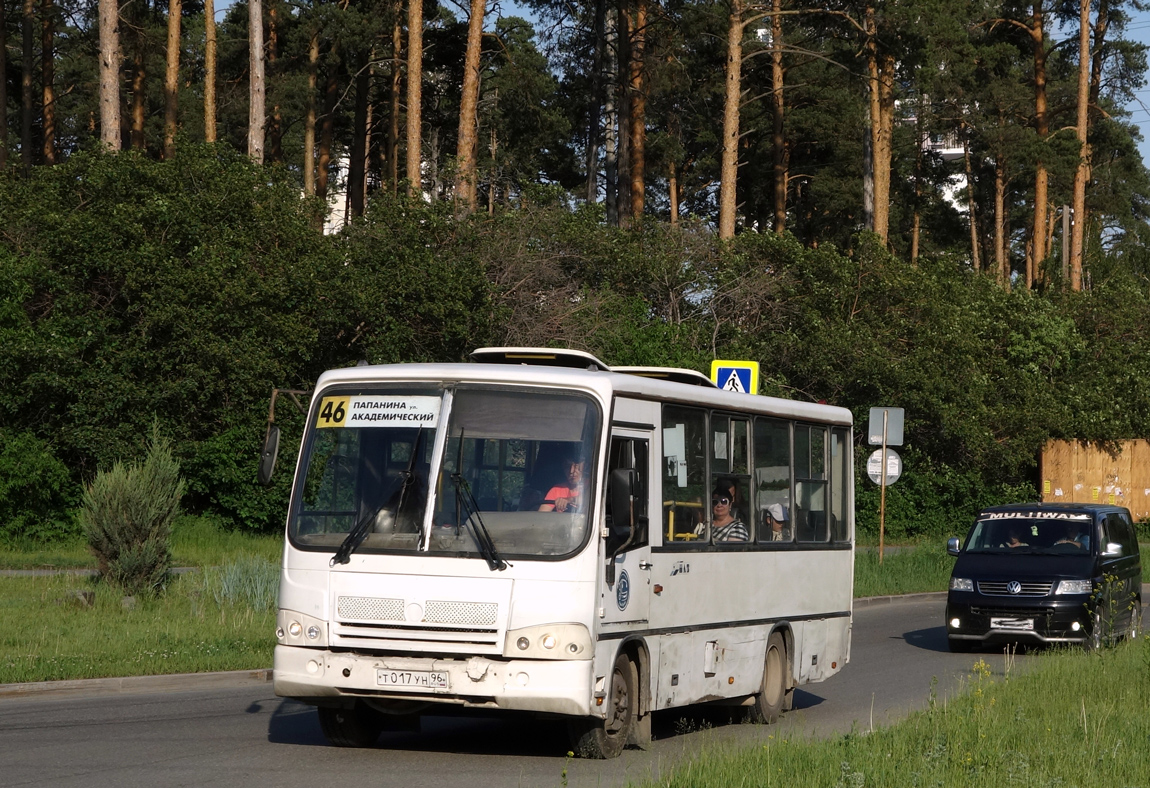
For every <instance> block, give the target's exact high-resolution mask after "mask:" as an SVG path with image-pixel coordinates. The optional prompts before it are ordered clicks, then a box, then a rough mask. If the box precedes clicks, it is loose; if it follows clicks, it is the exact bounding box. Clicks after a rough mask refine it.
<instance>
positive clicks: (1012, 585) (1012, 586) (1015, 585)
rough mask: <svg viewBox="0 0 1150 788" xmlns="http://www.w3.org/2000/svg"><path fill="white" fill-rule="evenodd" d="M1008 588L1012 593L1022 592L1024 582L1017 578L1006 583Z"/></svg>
mask: <svg viewBox="0 0 1150 788" xmlns="http://www.w3.org/2000/svg"><path fill="white" fill-rule="evenodd" d="M1006 590H1007V591H1009V592H1010V593H1012V594H1021V593H1022V583H1020V582H1018V581H1017V580H1011V581H1010V582H1009V583H1007V584H1006Z"/></svg>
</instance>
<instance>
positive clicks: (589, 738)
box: [568, 654, 639, 759]
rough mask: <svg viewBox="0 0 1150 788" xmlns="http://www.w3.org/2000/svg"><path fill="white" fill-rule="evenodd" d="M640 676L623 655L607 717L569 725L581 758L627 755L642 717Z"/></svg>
mask: <svg viewBox="0 0 1150 788" xmlns="http://www.w3.org/2000/svg"><path fill="white" fill-rule="evenodd" d="M637 674H638V670H637V669H636V668H635V663H634V662H632V661H631V659H630V657H628V656H627V655H626V654H620V655H619V656H618V657H616V658H615V668H614V670H612V671H611V688H610V692H609V693H608V695H607V703H608V704H609V705H608V708H607V717H606V718H605V719H599V718H598V717H583V718H580V719H577V720H573V721H572V722H571V723H570V724H569V726H568V730H569V732H570V734H571V745H572V749H573V750H574V752H575V754H576V755H578V756H579V757H580V758H597V759H608V758H618V757H619V754H620V753H622V752H623V747H625V746H626V744H627V739H629V738H630V736H631V730H632V729H633V728H634V727H635V718H636V716H637V715H638V702H639V693H638V691H637V688H638V686H639V677H638V675H637Z"/></svg>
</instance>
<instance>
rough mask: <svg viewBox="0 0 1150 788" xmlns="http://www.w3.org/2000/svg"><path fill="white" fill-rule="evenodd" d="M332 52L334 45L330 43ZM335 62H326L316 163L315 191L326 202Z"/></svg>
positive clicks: (335, 87) (336, 87)
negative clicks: (321, 120) (326, 68)
mask: <svg viewBox="0 0 1150 788" xmlns="http://www.w3.org/2000/svg"><path fill="white" fill-rule="evenodd" d="M332 50H333V54H334V50H335V45H334V44H332ZM336 69H337V63H336V61H335V58H334V57H333V58H332V62H331V63H330V64H328V71H327V82H326V83H325V85H324V91H323V94H324V95H323V123H322V124H321V129H320V134H319V161H318V163H317V168H316V169H317V172H316V183H315V193H316V196H317V197H319V198H320V199H321V200H323V201H324V204H325V205H326V204H327V181H328V174H329V173H328V168H329V167H330V166H331V143H332V137H333V136H334V135H335V103H336V101H338V100H339V83H338V82H337V81H336Z"/></svg>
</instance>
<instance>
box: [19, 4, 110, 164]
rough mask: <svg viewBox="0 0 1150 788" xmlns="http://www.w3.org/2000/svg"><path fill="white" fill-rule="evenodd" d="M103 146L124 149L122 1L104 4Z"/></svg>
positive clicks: (102, 47)
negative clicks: (121, 140)
mask: <svg viewBox="0 0 1150 788" xmlns="http://www.w3.org/2000/svg"><path fill="white" fill-rule="evenodd" d="M0 2H2V0H0ZM100 143H101V144H102V145H103V146H104V147H105V148H107V149H108V150H119V149H120V145H121V142H120V8H119V3H118V0H100Z"/></svg>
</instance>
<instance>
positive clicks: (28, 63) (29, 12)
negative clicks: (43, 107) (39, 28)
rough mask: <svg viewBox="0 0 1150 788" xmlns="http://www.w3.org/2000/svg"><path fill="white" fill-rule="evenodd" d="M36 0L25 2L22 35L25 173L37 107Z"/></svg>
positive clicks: (22, 156) (22, 160) (28, 167)
mask: <svg viewBox="0 0 1150 788" xmlns="http://www.w3.org/2000/svg"><path fill="white" fill-rule="evenodd" d="M35 8H36V5H35V0H24V19H23V28H22V29H21V31H20V32H21V33H22V35H23V41H22V43H23V45H24V46H23V49H24V51H23V57H24V69H23V74H22V75H21V80H20V88H21V94H22V95H21V107H20V163H21V164H22V165H24V171H25V172H27V171H29V170H31V169H32V118H33V115H34V114H35V111H36V110H35V107H34V106H33V104H32V101H33V99H32V58H33V57H34V55H33V54H32V41H33V38H32V26H33V25H34V24H36V19H35Z"/></svg>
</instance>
